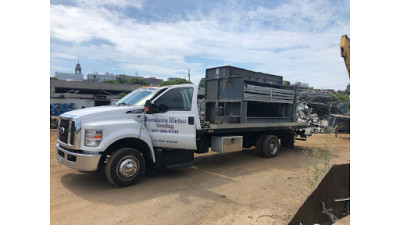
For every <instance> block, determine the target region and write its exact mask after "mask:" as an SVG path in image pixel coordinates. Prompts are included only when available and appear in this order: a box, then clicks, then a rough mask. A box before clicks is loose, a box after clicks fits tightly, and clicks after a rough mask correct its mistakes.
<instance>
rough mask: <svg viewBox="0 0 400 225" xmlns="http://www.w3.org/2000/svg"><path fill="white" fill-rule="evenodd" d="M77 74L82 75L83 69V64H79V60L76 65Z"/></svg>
mask: <svg viewBox="0 0 400 225" xmlns="http://www.w3.org/2000/svg"><path fill="white" fill-rule="evenodd" d="M75 74H79V75H80V74H82V68H81V64H79V59H78V64H76V66H75Z"/></svg>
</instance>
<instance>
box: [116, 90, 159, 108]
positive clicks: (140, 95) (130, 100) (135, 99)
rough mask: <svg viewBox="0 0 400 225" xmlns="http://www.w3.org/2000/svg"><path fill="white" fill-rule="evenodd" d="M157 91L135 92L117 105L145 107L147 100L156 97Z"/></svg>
mask: <svg viewBox="0 0 400 225" xmlns="http://www.w3.org/2000/svg"><path fill="white" fill-rule="evenodd" d="M156 93H157V91H155V90H135V91H132V92H131V93H129V94H128V95H126V96H125V97H123V98H122V99H121V100H119V101H118V102H117V103H115V104H116V105H135V106H139V105H144V103H145V102H146V100H147V99H150V98H151V97H153V95H155V94H156Z"/></svg>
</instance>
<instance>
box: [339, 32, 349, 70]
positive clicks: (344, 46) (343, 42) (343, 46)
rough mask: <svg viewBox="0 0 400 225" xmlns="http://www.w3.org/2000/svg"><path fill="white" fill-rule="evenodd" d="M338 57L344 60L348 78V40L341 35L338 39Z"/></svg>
mask: <svg viewBox="0 0 400 225" xmlns="http://www.w3.org/2000/svg"><path fill="white" fill-rule="evenodd" d="M340 55H341V56H342V57H343V59H344V63H345V64H346V68H347V73H349V78H350V38H349V37H347V35H343V36H342V38H341V39H340Z"/></svg>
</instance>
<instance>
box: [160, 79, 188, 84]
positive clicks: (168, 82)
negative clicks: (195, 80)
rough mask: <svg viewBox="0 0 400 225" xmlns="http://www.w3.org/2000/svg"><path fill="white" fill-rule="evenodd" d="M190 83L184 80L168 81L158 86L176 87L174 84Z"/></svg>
mask: <svg viewBox="0 0 400 225" xmlns="http://www.w3.org/2000/svg"><path fill="white" fill-rule="evenodd" d="M191 83H192V82H189V81H188V80H186V79H183V78H180V79H176V80H170V81H162V82H161V83H160V86H165V85H176V84H191Z"/></svg>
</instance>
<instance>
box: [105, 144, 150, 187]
mask: <svg viewBox="0 0 400 225" xmlns="http://www.w3.org/2000/svg"><path fill="white" fill-rule="evenodd" d="M145 168H146V167H145V160H144V158H143V155H142V153H140V152H139V151H138V150H136V149H133V148H121V149H119V150H117V151H116V152H114V153H113V154H111V157H110V159H109V160H108V162H107V164H106V166H105V168H104V172H105V175H106V178H107V180H108V181H109V182H110V183H111V184H113V185H115V186H118V187H124V186H129V185H132V184H134V183H136V182H137V181H138V180H139V179H140V178H141V177H142V176H143V174H144V171H145Z"/></svg>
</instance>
